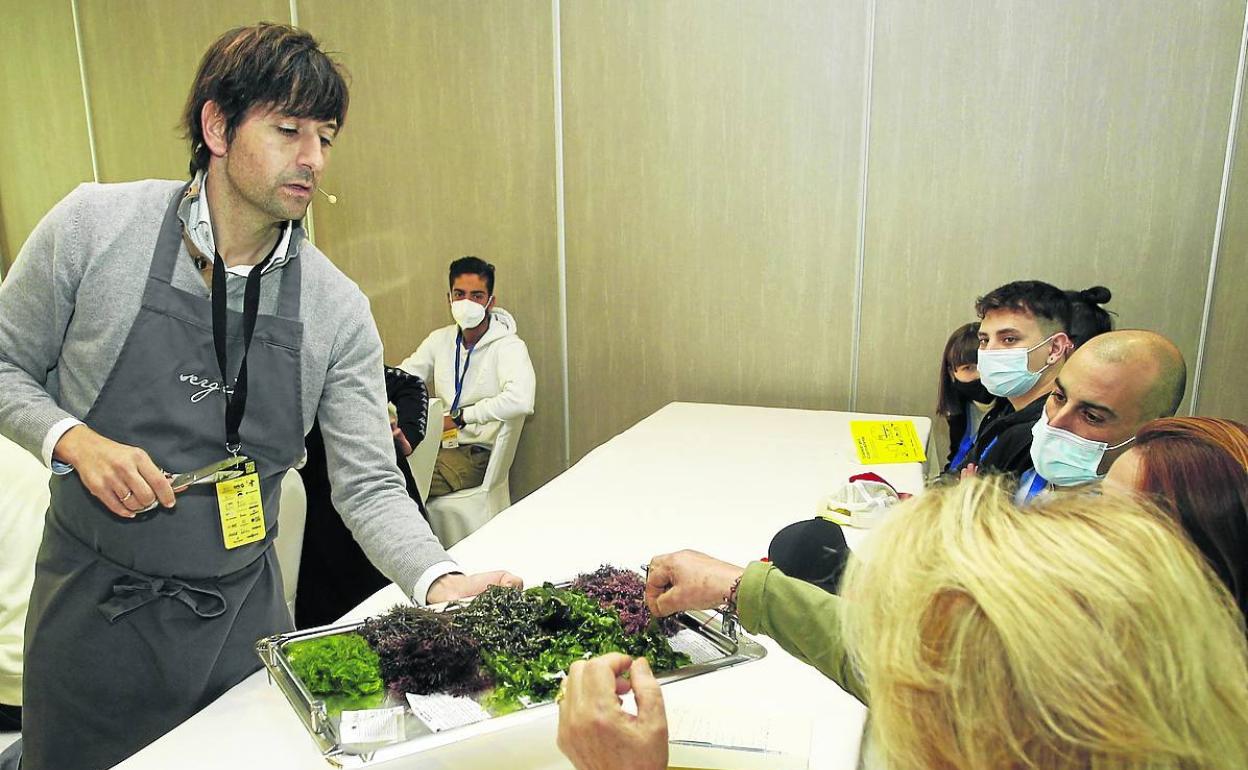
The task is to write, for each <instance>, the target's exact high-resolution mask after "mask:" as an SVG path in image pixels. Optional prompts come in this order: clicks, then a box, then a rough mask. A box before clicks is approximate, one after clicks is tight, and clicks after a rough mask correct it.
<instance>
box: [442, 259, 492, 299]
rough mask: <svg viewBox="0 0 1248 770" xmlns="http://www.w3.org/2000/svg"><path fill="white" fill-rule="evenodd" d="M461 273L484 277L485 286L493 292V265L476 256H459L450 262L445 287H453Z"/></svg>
mask: <svg viewBox="0 0 1248 770" xmlns="http://www.w3.org/2000/svg"><path fill="white" fill-rule="evenodd" d="M461 275H479V276H481V277H482V278H484V279H485V288H486V291H488V292H489V293H490V294H493V293H494V266H493V265H491V264H490V263H489V262H486V261H485V260H484V259H479V258H477V257H460V258H459V259H457V260H455V261H454V262H452V263H451V277H450V280H449V281H448V282H447V288H449V289H453V288H455V279H456V278H458V277H460V276H461Z"/></svg>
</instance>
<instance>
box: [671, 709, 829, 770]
mask: <svg viewBox="0 0 1248 770" xmlns="http://www.w3.org/2000/svg"><path fill="white" fill-rule="evenodd" d="M810 730H811V719H810V717H809V715H806V714H802V713H785V712H780V713H774V712H772V713H765V714H763V713H759V712H758V711H756V710H751V709H749V708H748V707H746V706H745V705H744V704H742V705H741V706H739V707H735V708H734V707H731V706H726V707H714V708H707V707H702V708H673V709H670V710H669V711H668V740H669V741H671V743H672V745H671V758H670V760H669V763H668V764H669V765H670V766H672V767H680V768H699V770H753V769H754V768H759V769H760V770H761V769H762V768H766V769H767V770H805V768H806V766H807V764H808V763H809V761H810Z"/></svg>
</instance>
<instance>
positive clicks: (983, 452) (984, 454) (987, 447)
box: [976, 436, 1001, 465]
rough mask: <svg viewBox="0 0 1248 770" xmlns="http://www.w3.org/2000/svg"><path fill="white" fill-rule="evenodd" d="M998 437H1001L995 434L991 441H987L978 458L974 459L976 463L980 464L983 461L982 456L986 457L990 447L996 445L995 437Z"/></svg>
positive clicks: (990, 449)
mask: <svg viewBox="0 0 1248 770" xmlns="http://www.w3.org/2000/svg"><path fill="white" fill-rule="evenodd" d="M999 438H1001V437H1000V436H997V437H995V438H993V440H992V441H989V442H988V446H986V447H984V451H982V452H980V453H979V460H977V461H976V465H980V464H982V463H983V462H984V458H985V457H987V456H988V453H989V452H991V451H992V448H993V447H994V446H996V445H997V439H999Z"/></svg>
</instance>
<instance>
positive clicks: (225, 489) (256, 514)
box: [217, 464, 265, 550]
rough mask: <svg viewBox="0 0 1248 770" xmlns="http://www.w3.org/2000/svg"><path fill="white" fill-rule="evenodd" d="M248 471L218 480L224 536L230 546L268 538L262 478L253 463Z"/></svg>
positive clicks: (226, 543) (233, 546)
mask: <svg viewBox="0 0 1248 770" xmlns="http://www.w3.org/2000/svg"><path fill="white" fill-rule="evenodd" d="M247 470H248V471H250V473H248V474H247V475H245V476H240V477H238V478H236V479H227V480H225V481H219V482H217V508H218V509H219V510H220V511H221V535H222V538H223V539H224V540H225V547H226V549H227V550H228V549H231V548H238V547H239V546H240V545H247V544H248V543H255V542H258V541H260V540H263V539H264V535H265V530H264V506H263V505H262V504H261V502H260V477H259V476H258V475H257V474H256V472H255V466H254V465H252V464H249V466H248V468H247Z"/></svg>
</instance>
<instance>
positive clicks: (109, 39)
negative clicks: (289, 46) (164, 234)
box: [79, 0, 290, 182]
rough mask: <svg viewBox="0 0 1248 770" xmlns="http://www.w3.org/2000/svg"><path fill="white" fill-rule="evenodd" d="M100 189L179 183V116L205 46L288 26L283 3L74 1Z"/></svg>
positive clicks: (185, 158) (182, 165)
mask: <svg viewBox="0 0 1248 770" xmlns="http://www.w3.org/2000/svg"><path fill="white" fill-rule="evenodd" d="M79 17H80V19H81V24H82V37H83V50H84V59H85V60H86V71H87V84H88V85H89V86H90V88H91V112H92V116H93V118H94V122H95V144H96V156H97V161H98V163H99V169H100V181H101V182H125V181H130V180H132V179H151V178H159V179H186V178H187V177H188V171H187V163H188V162H189V161H190V148H189V146H188V145H187V143H186V141H185V140H184V139H183V138H182V128H181V126H180V122H181V117H182V108H183V106H184V105H185V103H186V97H187V94H188V93H189V92H190V90H191V83H192V81H193V80H194V78H195V69H196V67H198V66H199V60H200V58H202V57H203V55H204V50H205V49H207V48H208V45H209V44H210V43H212V41H213V40H216V39H217V38H218V37H219V36H220V35H221V33H223V32H225V31H226V30H229V29H231V28H233V27H238V26H242V25H245V24H254V23H255V22H258V21H272V22H277V23H282V24H288V23H290V3H289V2H287V0H213V2H210V3H204V2H195V1H194V0H79Z"/></svg>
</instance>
